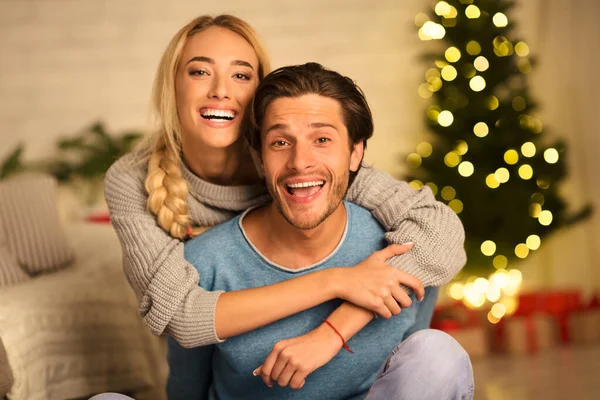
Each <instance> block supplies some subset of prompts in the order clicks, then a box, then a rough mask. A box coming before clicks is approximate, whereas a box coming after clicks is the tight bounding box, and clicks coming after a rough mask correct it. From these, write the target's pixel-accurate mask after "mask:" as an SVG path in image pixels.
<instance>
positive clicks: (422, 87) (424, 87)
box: [418, 83, 433, 99]
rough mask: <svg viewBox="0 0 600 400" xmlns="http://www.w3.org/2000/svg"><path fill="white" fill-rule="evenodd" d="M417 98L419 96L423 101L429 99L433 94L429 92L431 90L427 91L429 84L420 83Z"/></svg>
mask: <svg viewBox="0 0 600 400" xmlns="http://www.w3.org/2000/svg"><path fill="white" fill-rule="evenodd" d="M418 93H419V96H421V97H422V98H424V99H428V98H430V97H431V96H432V95H433V93H432V92H431V90H429V84H428V83H421V84H420V85H419V90H418Z"/></svg>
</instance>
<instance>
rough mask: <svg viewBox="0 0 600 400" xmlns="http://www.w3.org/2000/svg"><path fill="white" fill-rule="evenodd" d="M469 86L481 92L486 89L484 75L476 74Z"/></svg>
mask: <svg viewBox="0 0 600 400" xmlns="http://www.w3.org/2000/svg"><path fill="white" fill-rule="evenodd" d="M469 87H470V88H471V90H472V91H474V92H481V91H482V90H483V89H485V79H483V76H480V75H476V76H474V77H473V78H471V80H470V81H469Z"/></svg>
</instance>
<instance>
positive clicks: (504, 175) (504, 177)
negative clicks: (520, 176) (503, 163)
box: [494, 167, 510, 183]
mask: <svg viewBox="0 0 600 400" xmlns="http://www.w3.org/2000/svg"><path fill="white" fill-rule="evenodd" d="M494 177H495V178H496V180H497V181H498V182H500V183H506V182H508V180H509V179H510V172H508V170H507V169H506V168H504V167H502V168H498V169H497V170H496V172H494Z"/></svg>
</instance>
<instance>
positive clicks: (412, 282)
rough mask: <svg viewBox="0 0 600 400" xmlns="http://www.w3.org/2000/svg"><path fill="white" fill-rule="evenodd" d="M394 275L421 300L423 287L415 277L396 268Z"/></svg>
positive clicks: (423, 292) (423, 291)
mask: <svg viewBox="0 0 600 400" xmlns="http://www.w3.org/2000/svg"><path fill="white" fill-rule="evenodd" d="M396 275H397V277H398V283H402V284H404V285H406V286H408V287H409V288H411V289H412V290H414V292H415V295H416V296H417V299H419V301H421V300H423V297H424V296H425V288H424V287H423V284H422V283H421V281H420V280H419V279H418V278H417V277H414V276H412V275H411V274H408V273H406V272H404V271H400V270H398V273H397V274H396Z"/></svg>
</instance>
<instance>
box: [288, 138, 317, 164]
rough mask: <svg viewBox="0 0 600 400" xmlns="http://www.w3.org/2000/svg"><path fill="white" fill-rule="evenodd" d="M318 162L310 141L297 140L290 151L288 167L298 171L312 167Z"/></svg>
mask: <svg viewBox="0 0 600 400" xmlns="http://www.w3.org/2000/svg"><path fill="white" fill-rule="evenodd" d="M315 164H316V162H315V157H314V154H313V149H312V147H311V146H310V144H309V143H302V142H297V143H295V144H294V145H293V147H292V150H291V151H290V152H289V159H288V168H290V169H293V170H296V171H305V170H308V169H311V168H312V167H314V166H315Z"/></svg>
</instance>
